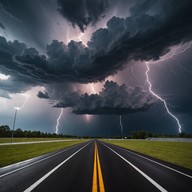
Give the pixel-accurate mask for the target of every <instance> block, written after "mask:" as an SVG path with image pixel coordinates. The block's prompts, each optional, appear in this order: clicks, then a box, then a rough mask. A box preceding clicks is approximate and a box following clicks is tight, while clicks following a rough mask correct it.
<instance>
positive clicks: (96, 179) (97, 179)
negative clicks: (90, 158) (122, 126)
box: [92, 143, 105, 192]
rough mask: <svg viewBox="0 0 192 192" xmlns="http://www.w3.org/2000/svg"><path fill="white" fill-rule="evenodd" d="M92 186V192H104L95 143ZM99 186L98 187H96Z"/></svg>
mask: <svg viewBox="0 0 192 192" xmlns="http://www.w3.org/2000/svg"><path fill="white" fill-rule="evenodd" d="M93 169H94V170H93V184H92V192H98V191H99V192H105V187H104V182H103V176H102V171H101V164H100V160H99V153H98V149H97V144H96V143H95V150H94V167H93ZM98 185H99V186H98Z"/></svg>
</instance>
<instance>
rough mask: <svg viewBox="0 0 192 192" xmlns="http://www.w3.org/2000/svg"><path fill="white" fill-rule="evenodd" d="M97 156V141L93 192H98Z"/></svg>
mask: <svg viewBox="0 0 192 192" xmlns="http://www.w3.org/2000/svg"><path fill="white" fill-rule="evenodd" d="M96 156H97V151H96V143H95V150H94V165H93V184H92V192H97V158H96Z"/></svg>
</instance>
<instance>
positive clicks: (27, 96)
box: [15, 93, 30, 110]
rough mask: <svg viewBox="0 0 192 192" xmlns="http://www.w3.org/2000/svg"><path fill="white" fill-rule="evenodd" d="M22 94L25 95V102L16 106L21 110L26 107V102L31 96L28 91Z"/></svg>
mask: <svg viewBox="0 0 192 192" xmlns="http://www.w3.org/2000/svg"><path fill="white" fill-rule="evenodd" d="M21 95H22V96H24V97H25V100H24V102H23V104H22V105H21V106H20V107H15V108H17V109H19V110H20V109H22V108H24V107H25V105H26V103H27V101H28V100H29V97H30V95H29V94H26V93H22V94H21Z"/></svg>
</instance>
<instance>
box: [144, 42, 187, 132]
mask: <svg viewBox="0 0 192 192" xmlns="http://www.w3.org/2000/svg"><path fill="white" fill-rule="evenodd" d="M182 45H183V42H181V43H180V44H179V45H178V46H177V47H175V48H174V49H173V51H172V53H171V54H170V55H169V56H167V57H165V58H162V59H160V60H158V61H154V62H152V63H150V62H145V64H146V67H147V70H146V72H145V74H146V81H147V83H148V85H149V92H150V93H151V94H152V95H154V96H155V97H156V98H157V99H159V100H160V101H162V102H163V104H164V106H165V109H166V111H167V113H168V114H169V115H170V116H171V117H172V118H173V119H174V120H175V121H176V123H177V126H178V130H179V133H181V131H182V126H181V123H180V121H179V119H178V118H177V117H176V116H175V115H174V114H173V113H172V112H171V111H170V110H169V107H168V104H167V102H166V100H165V99H163V98H162V97H160V96H159V95H158V94H156V93H155V92H154V91H153V90H152V84H151V82H150V79H149V71H150V67H149V65H150V64H156V63H159V62H163V61H166V60H169V59H172V58H173V57H174V56H176V55H180V54H182V53H184V52H185V51H187V50H188V49H190V48H191V42H189V43H188V44H187V45H186V47H184V48H183V49H181V50H179V49H180V48H181V47H182Z"/></svg>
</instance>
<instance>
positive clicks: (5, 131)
mask: <svg viewBox="0 0 192 192" xmlns="http://www.w3.org/2000/svg"><path fill="white" fill-rule="evenodd" d="M10 135H11V130H10V128H9V126H8V125H1V126H0V137H9V136H10Z"/></svg>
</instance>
